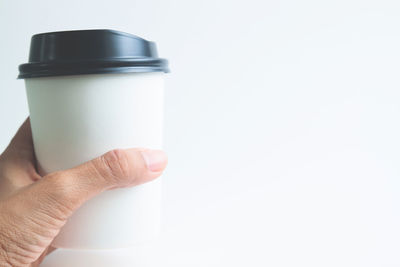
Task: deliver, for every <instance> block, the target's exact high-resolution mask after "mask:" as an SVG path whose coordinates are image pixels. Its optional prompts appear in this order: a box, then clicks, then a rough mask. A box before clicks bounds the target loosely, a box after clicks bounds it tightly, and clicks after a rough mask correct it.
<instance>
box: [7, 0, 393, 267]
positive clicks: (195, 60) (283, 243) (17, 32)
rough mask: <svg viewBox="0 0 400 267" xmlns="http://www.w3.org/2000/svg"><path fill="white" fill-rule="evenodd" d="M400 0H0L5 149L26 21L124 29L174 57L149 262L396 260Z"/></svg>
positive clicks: (17, 108) (16, 107)
mask: <svg viewBox="0 0 400 267" xmlns="http://www.w3.org/2000/svg"><path fill="white" fill-rule="evenodd" d="M397 3H398V1H386V0H375V1H369V0H362V1H361V0H360V1H356V0H335V1H317V0H315V1H311V0H304V1H296V0H281V1H278V0H269V1H255V0H246V1H227V0H226V1H225V0H223V1H214V0H203V1H183V0H182V1H162V0H159V1H122V0H114V1H99V0H98V1H94V0H92V1H76V0H70V1H50V0H48V1H42V0H35V1H17V0H15V1H4V0H1V1H0V34H1V39H0V41H1V46H0V123H1V124H0V125H1V126H0V149H4V148H5V146H6V145H7V143H8V141H9V139H10V138H11V136H12V135H13V134H14V132H15V131H16V129H17V127H18V126H19V125H20V124H21V123H22V121H23V120H24V119H25V117H26V116H27V115H28V111H27V103H26V100H25V92H24V85H23V81H20V80H16V76H17V66H18V64H20V63H24V62H26V61H27V56H28V48H29V41H30V36H31V35H32V34H34V33H38V32H46V31H55V30H70V29H87V28H111V29H117V30H122V31H126V32H130V33H134V34H136V35H139V36H142V37H145V38H148V39H151V40H154V41H156V42H157V44H158V47H159V53H160V55H161V56H163V57H166V58H168V59H169V60H170V66H171V70H172V72H171V73H170V74H169V75H168V79H167V89H166V90H167V93H166V139H165V140H166V150H167V152H168V154H169V157H170V164H169V167H168V170H167V172H166V174H165V195H164V203H165V209H164V211H165V219H164V235H163V239H162V245H161V249H160V251H158V252H154V254H153V255H152V257H150V258H151V260H145V262H147V263H146V264H145V265H143V266H171V267H172V266H173V267H176V266H199V267H200V266H201V267H204V266H273V267H275V266H277V267H278V266H307V267H311V266H316V267H317V266H318V267H321V266H335V267H337V266H341V267H344V266H352V267H354V266H363V267H369V266H371V267H372V266H374V267H375V266H400V182H399V178H400V141H399V139H400V106H399V103H400V78H399V77H400V75H399V74H400V6H399V4H397ZM57 253H58V254H57ZM62 253H63V252H62V251H60V252H56V253H54V255H53V256H52V257H53V258H52V259H51V260H53V262H54V261H55V259H56V257H57V256H59V257H61V256H62ZM60 255H61V256H60ZM133 258H134V257H133ZM127 261H129V260H127ZM49 262H50V261H48V264H50V263H49ZM60 266H61V265H60ZM115 266H117V265H115ZM137 266H139V265H137Z"/></svg>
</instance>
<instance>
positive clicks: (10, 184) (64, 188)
mask: <svg viewBox="0 0 400 267" xmlns="http://www.w3.org/2000/svg"><path fill="white" fill-rule="evenodd" d="M35 162H36V159H35V155H34V152H33V144H32V136H31V128H30V122H29V119H27V120H26V121H25V122H24V124H23V125H22V126H21V127H20V129H19V130H18V132H17V134H16V135H15V137H14V138H13V139H12V141H11V143H10V145H9V146H8V147H7V149H6V150H5V151H4V153H3V154H1V155H0V266H2V267H3V266H4V267H8V266H12V267H20V266H21V267H22V266H24V267H25V266H39V264H40V263H41V262H42V261H43V259H44V258H45V257H46V255H48V254H49V253H51V252H52V251H53V250H54V249H55V248H54V247H52V246H51V244H52V241H53V239H54V238H55V237H56V236H57V234H58V232H59V231H60V229H61V227H62V226H63V225H64V224H65V222H66V220H67V219H68V218H69V217H70V216H71V215H72V214H73V213H74V211H76V210H77V209H78V208H79V207H80V206H81V205H82V204H83V203H84V202H85V201H87V200H89V199H90V198H92V197H94V196H96V195H97V194H99V193H101V192H103V191H105V190H111V189H115V188H123V187H131V186H136V185H139V184H142V183H145V182H148V181H151V180H153V179H155V178H157V177H159V176H160V175H161V173H162V172H163V170H164V169H165V167H166V165H167V157H166V155H165V153H164V152H162V151H160V150H149V149H125V150H122V149H117V150H113V151H110V152H107V153H106V154H104V155H102V156H100V157H98V158H96V159H93V160H91V161H89V162H86V163H84V164H81V165H79V166H77V167H75V168H72V169H68V170H63V171H58V172H54V173H50V174H48V175H46V176H43V177H41V176H40V175H39V174H38V172H37V169H36V166H35Z"/></svg>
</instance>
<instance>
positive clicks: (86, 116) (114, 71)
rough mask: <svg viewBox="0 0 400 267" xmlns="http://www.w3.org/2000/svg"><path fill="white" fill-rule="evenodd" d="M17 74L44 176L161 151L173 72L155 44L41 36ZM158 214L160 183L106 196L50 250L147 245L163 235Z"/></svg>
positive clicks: (113, 37)
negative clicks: (136, 150)
mask: <svg viewBox="0 0 400 267" xmlns="http://www.w3.org/2000/svg"><path fill="white" fill-rule="evenodd" d="M19 69H20V75H19V78H21V79H25V85H26V92H27V98H28V105H29V112H30V120H31V127H32V136H33V143H34V149H35V155H36V159H37V165H38V169H39V172H40V173H41V174H43V175H45V174H47V173H50V172H54V171H58V170H63V169H68V168H71V167H74V166H77V165H79V164H81V163H83V162H86V161H88V160H91V159H93V158H95V157H98V156H100V155H102V154H104V153H105V152H107V151H109V150H112V149H116V148H132V147H145V148H151V149H161V148H162V139H163V138H162V136H163V131H162V129H163V93H164V73H165V72H168V67H167V61H166V60H165V59H160V58H158V56H157V51H156V46H155V44H154V43H152V42H149V41H146V40H144V39H142V38H139V37H136V36H134V35H130V34H126V33H122V32H118V31H112V30H84V31H66V32H52V33H44V34H38V35H34V36H33V37H32V40H31V49H30V56H29V63H26V64H22V65H20V67H19ZM82 179H87V178H82ZM160 209H161V179H160V178H159V179H156V180H154V181H151V182H148V183H146V184H143V185H139V186H136V187H133V188H123V189H115V190H111V191H106V192H103V193H101V194H100V195H98V196H96V197H94V198H92V199H90V200H89V201H88V202H86V203H85V204H83V205H82V206H81V207H80V208H79V209H78V210H77V211H76V212H75V213H74V214H73V215H72V217H70V219H69V220H68V221H67V223H66V224H65V226H64V227H63V228H62V229H61V231H60V233H59V235H58V236H57V237H56V238H55V240H54V243H53V246H55V247H59V248H85V249H97V248H99V249H104V248H122V247H129V246H133V245H138V244H142V243H145V242H148V241H150V240H153V239H155V238H156V237H157V235H158V233H159V230H160V214H161V210H160Z"/></svg>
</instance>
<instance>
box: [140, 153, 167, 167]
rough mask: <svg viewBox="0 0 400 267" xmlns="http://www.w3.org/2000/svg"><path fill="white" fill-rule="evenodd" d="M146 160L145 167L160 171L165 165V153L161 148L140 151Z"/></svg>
mask: <svg viewBox="0 0 400 267" xmlns="http://www.w3.org/2000/svg"><path fill="white" fill-rule="evenodd" d="M140 153H142V156H143V159H144V161H145V162H146V165H147V168H148V169H149V170H150V171H152V172H159V171H162V170H163V169H164V168H165V166H166V165H167V155H166V154H165V153H164V152H163V151H162V150H150V149H148V150H144V151H140Z"/></svg>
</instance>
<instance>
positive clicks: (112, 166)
mask: <svg viewBox="0 0 400 267" xmlns="http://www.w3.org/2000/svg"><path fill="white" fill-rule="evenodd" d="M100 159H101V162H102V163H103V164H102V165H103V169H104V174H105V176H107V177H110V178H116V179H126V178H128V177H130V176H131V168H130V166H129V159H128V155H127V154H126V152H125V151H124V150H122V149H115V150H111V151H109V152H107V153H106V154H104V155H103V156H101V157H100Z"/></svg>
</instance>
